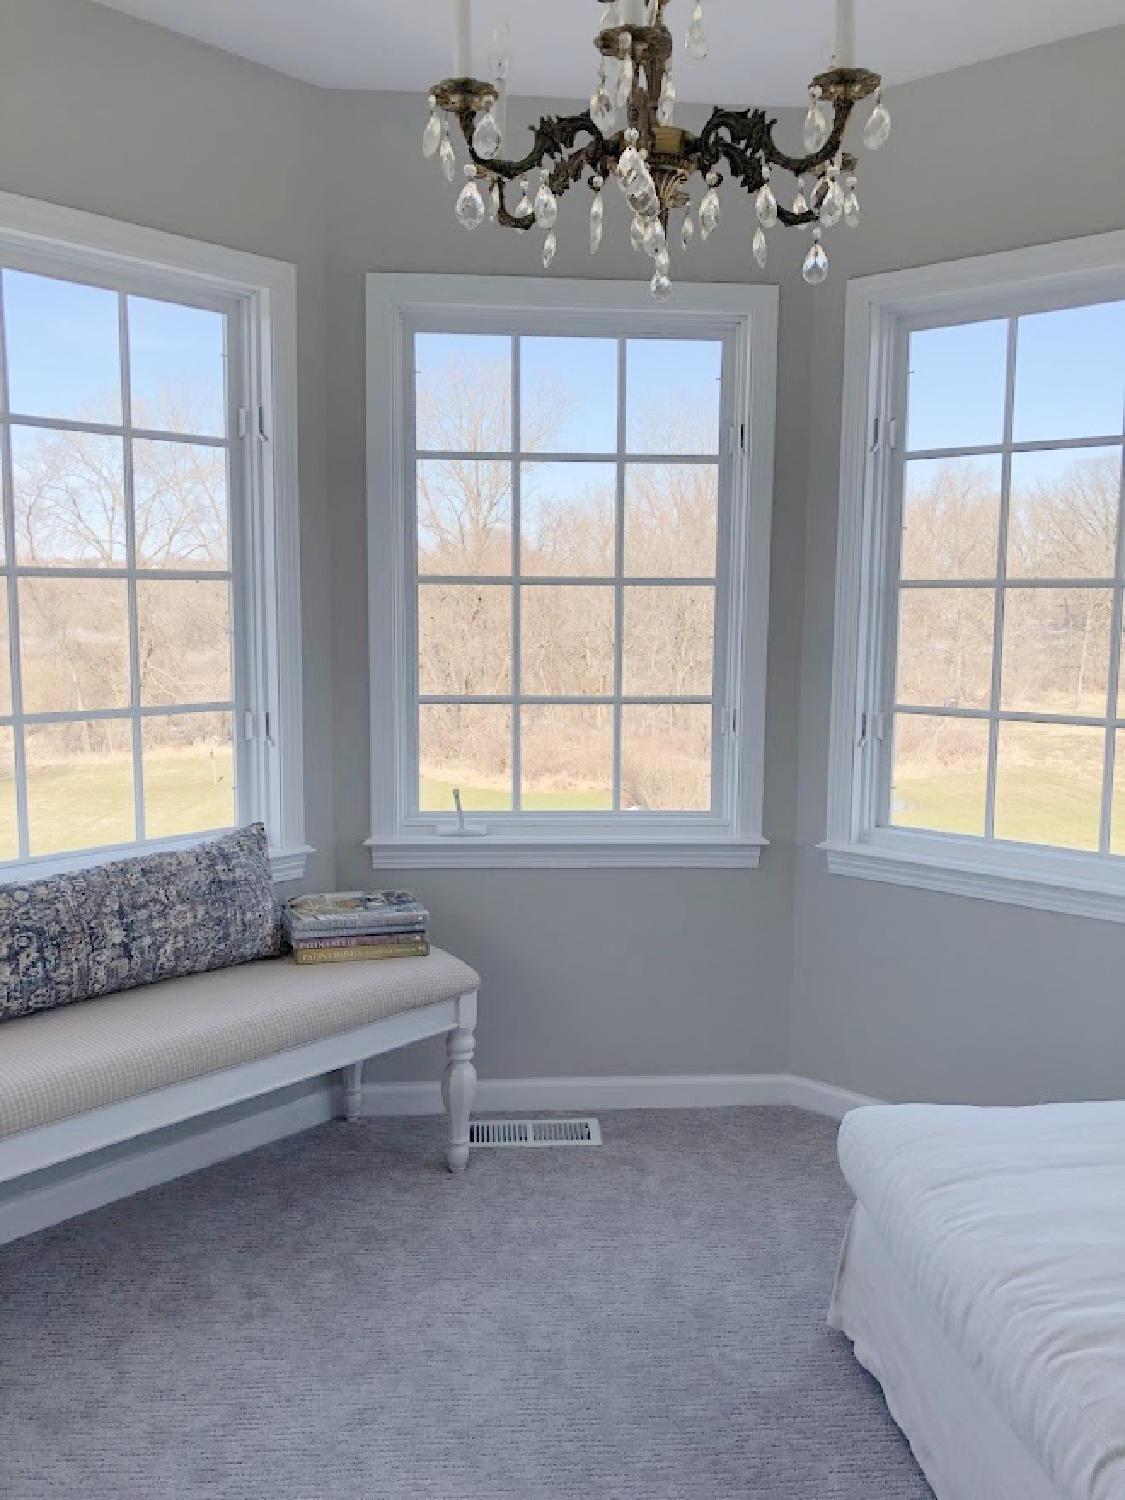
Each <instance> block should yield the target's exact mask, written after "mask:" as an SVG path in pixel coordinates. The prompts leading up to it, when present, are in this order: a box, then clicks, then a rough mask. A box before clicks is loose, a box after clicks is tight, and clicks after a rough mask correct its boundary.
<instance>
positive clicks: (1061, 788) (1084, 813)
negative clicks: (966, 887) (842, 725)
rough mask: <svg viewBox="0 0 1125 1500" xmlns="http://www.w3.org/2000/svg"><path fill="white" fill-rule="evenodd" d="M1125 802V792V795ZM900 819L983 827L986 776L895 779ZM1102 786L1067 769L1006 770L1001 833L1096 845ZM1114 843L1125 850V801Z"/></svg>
mask: <svg viewBox="0 0 1125 1500" xmlns="http://www.w3.org/2000/svg"><path fill="white" fill-rule="evenodd" d="M1122 801H1123V802H1125V795H1123V797H1122ZM895 808H896V811H895V814H894V822H895V824H896V825H897V826H899V827H904V828H932V829H938V830H940V831H942V832H948V833H976V834H979V833H980V832H981V831H982V824H983V817H984V813H983V808H984V778H983V777H982V776H980V775H978V774H976V773H973V772H968V773H966V772H947V773H945V774H943V775H940V776H930V777H924V778H918V779H915V780H910V779H905V778H904V779H901V780H899V781H898V782H896V784H895ZM1100 821H1101V788H1100V787H1096V786H1094V785H1092V784H1091V783H1090V782H1089V781H1087V780H1083V779H1080V776H1079V774H1071V775H1067V774H1066V772H1065V771H1062V770H1057V771H1056V770H1050V771H1039V770H1032V769H1028V770H1018V771H1011V772H1009V773H1007V774H1006V775H1003V776H1001V779H1000V782H999V784H998V786H997V794H996V834H997V837H998V838H1006V839H1016V840H1019V841H1021V842H1026V843H1032V844H1055V845H1060V846H1062V847H1065V848H1070V849H1096V848H1097V847H1098V828H1099V824H1100ZM1113 848H1114V850H1115V851H1120V852H1122V853H1125V806H1121V807H1116V806H1115V808H1114V818H1113Z"/></svg>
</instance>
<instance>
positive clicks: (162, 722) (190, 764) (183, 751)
mask: <svg viewBox="0 0 1125 1500" xmlns="http://www.w3.org/2000/svg"><path fill="white" fill-rule="evenodd" d="M231 726H232V720H231V716H230V714H170V715H168V717H167V718H165V717H164V716H163V715H161V716H160V717H159V718H152V719H147V718H146V719H144V720H142V722H141V741H142V754H143V757H144V759H143V766H144V792H145V834H146V836H147V837H148V838H150V839H159V838H171V837H172V836H173V835H175V834H178V833H204V832H206V831H207V830H208V829H210V828H230V827H233V825H234V823H235V822H236V821H237V816H236V812H235V785H234V744H233V738H232V728H231Z"/></svg>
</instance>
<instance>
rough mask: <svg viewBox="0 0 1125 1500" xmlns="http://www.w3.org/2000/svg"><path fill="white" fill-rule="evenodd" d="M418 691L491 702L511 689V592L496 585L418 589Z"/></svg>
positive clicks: (444, 585)
mask: <svg viewBox="0 0 1125 1500" xmlns="http://www.w3.org/2000/svg"><path fill="white" fill-rule="evenodd" d="M418 686H419V692H421V693H424V694H435V695H437V696H439V697H446V696H448V697H460V696H463V695H466V694H467V695H469V696H470V697H486V698H487V697H492V696H494V695H497V694H502V693H509V692H511V690H512V591H511V589H510V588H505V587H501V586H500V585H497V584H484V585H482V586H480V587H476V586H474V585H472V584H437V583H427V584H423V585H422V586H421V587H420V588H419V590H418Z"/></svg>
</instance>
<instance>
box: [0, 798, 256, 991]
mask: <svg viewBox="0 0 1125 1500" xmlns="http://www.w3.org/2000/svg"><path fill="white" fill-rule="evenodd" d="M281 948H282V933H281V923H280V915H279V909H278V903H277V900H276V897H275V896H274V889H273V876H272V873H271V870H270V860H269V844H268V841H267V838H266V831H265V828H264V827H263V826H262V825H261V824H260V823H255V824H253V825H252V826H251V827H249V828H241V829H238V830H237V831H236V832H234V833H230V834H227V835H226V836H225V837H223V838H221V839H216V840H215V841H214V842H211V843H207V844H200V845H198V846H197V847H196V848H194V849H185V850H182V851H179V852H176V853H171V854H147V855H142V856H140V857H139V858H136V859H123V860H118V861H116V862H115V863H113V864H109V865H102V866H101V867H100V868H97V869H91V870H78V871H74V872H73V873H71V874H67V875H59V876H56V877H54V878H53V879H50V880H40V881H36V882H35V883H34V884H31V885H26V886H0V1021H4V1020H10V1019H11V1018H12V1017H15V1016H23V1015H28V1014H30V1013H31V1012H32V1011H38V1010H52V1009H54V1008H56V1007H57V1006H60V1005H69V1004H71V1003H72V1002H73V1001H75V1000H92V999H96V998H97V997H98V996H100V995H109V994H113V993H115V992H116V991H118V990H128V989H135V988H136V987H137V986H138V985H142V984H154V983H156V981H157V980H160V979H171V978H174V977H176V976H177V975H181V974H199V973H202V972H203V971H204V970H206V969H222V968H226V967H228V966H229V965H231V964H241V963H249V962H251V961H252V960H253V959H257V958H272V957H275V956H276V955H277V954H279V953H280V952H281Z"/></svg>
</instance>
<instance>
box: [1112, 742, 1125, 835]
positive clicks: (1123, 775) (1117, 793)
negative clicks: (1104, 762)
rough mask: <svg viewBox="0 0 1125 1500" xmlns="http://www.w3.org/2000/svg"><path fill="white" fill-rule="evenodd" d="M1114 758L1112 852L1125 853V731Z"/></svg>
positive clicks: (1116, 747) (1117, 744)
mask: <svg viewBox="0 0 1125 1500" xmlns="http://www.w3.org/2000/svg"><path fill="white" fill-rule="evenodd" d="M1116 739H1117V743H1116V746H1115V749H1114V759H1113V818H1112V821H1111V823H1110V831H1109V848H1110V853H1111V854H1125V733H1119V734H1118V735H1117V737H1116Z"/></svg>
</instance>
